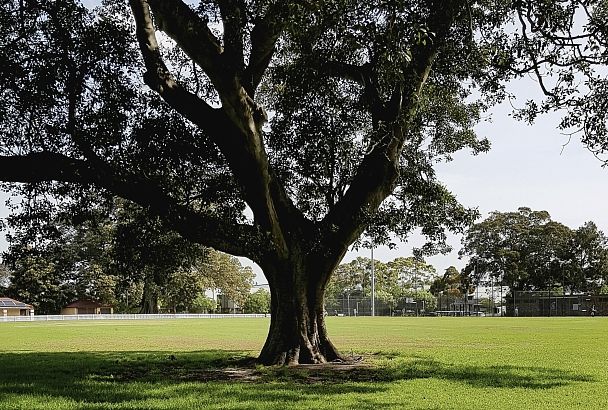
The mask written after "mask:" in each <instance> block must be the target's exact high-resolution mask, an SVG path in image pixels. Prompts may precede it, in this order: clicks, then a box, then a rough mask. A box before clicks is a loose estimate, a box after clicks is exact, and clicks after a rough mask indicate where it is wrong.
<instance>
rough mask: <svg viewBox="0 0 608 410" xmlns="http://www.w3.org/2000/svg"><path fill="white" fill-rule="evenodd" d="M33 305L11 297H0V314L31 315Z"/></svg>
mask: <svg viewBox="0 0 608 410" xmlns="http://www.w3.org/2000/svg"><path fill="white" fill-rule="evenodd" d="M33 315H34V307H33V306H32V305H28V304H27V303H23V302H19V301H18V300H15V299H11V298H4V297H2V298H0V316H3V317H4V316H33Z"/></svg>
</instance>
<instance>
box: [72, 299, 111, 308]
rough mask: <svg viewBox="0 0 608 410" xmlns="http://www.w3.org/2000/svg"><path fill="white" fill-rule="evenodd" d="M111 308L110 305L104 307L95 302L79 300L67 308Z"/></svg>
mask: <svg viewBox="0 0 608 410" xmlns="http://www.w3.org/2000/svg"><path fill="white" fill-rule="evenodd" d="M100 307H110V306H109V305H102V304H101V303H99V302H97V301H95V300H87V299H78V300H75V301H74V302H72V303H70V304H69V305H67V306H66V308H100Z"/></svg>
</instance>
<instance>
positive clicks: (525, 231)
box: [327, 207, 608, 308]
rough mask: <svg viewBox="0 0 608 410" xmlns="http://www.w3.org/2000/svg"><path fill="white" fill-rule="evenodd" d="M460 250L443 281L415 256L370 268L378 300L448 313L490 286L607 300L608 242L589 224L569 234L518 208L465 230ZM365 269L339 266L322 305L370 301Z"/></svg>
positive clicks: (543, 214)
mask: <svg viewBox="0 0 608 410" xmlns="http://www.w3.org/2000/svg"><path fill="white" fill-rule="evenodd" d="M462 244H463V247H462V249H461V250H460V256H461V257H466V258H468V263H467V264H466V266H465V267H464V268H463V269H461V270H458V269H457V268H456V267H454V266H450V267H448V268H447V269H446V270H445V272H444V274H443V275H441V276H439V275H438V274H437V273H436V270H435V268H434V267H433V266H431V265H429V264H427V263H425V262H424V261H422V260H421V259H418V258H414V257H407V258H396V259H394V260H393V261H390V262H387V263H384V262H381V261H377V260H376V261H374V268H375V278H376V283H375V285H376V292H375V296H376V300H377V301H378V302H379V303H383V304H385V305H388V306H392V307H395V306H396V304H397V301H399V300H400V299H401V298H404V297H413V296H415V297H416V299H417V300H425V302H426V306H436V305H437V304H438V303H439V304H440V305H442V306H443V307H445V308H448V307H449V306H450V304H452V303H454V302H455V301H456V300H458V299H461V298H462V297H463V296H465V295H467V294H471V293H472V292H474V290H475V288H476V287H477V286H490V285H493V286H497V287H498V286H504V287H508V288H509V289H510V292H511V293H512V292H513V291H537V290H554V291H562V292H564V293H569V294H573V293H581V292H589V293H598V294H602V293H604V294H605V293H608V238H606V235H605V234H604V233H603V232H602V231H601V230H599V229H598V227H597V226H596V225H595V223H593V222H586V223H585V224H583V226H581V227H579V228H576V229H571V228H569V227H568V226H566V225H564V224H562V223H559V222H556V221H554V220H552V219H551V217H550V215H549V213H548V212H547V211H533V210H531V209H530V208H525V207H522V208H519V209H518V210H517V211H516V212H492V213H491V214H490V216H489V217H488V218H486V219H485V220H483V221H481V222H479V223H476V224H473V225H471V227H470V228H469V229H468V230H467V231H466V232H465V235H464V237H463V239H462ZM371 265H372V261H371V259H369V258H362V257H359V258H357V259H355V260H353V261H351V262H349V263H345V264H341V265H340V266H339V267H338V268H337V270H336V272H335V274H334V276H333V277H332V280H331V281H330V283H329V285H328V289H327V298H328V299H330V300H336V299H344V298H347V297H349V298H357V297H359V298H370V297H371ZM437 298H441V299H439V300H438V299H437ZM484 303H486V304H488V305H489V304H490V302H489V301H487V300H486V301H485V302H484ZM442 306H438V307H439V308H441V307H442Z"/></svg>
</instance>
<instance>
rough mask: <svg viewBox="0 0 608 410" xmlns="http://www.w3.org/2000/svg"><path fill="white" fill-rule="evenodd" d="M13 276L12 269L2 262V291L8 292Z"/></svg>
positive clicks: (0, 272) (0, 291)
mask: <svg viewBox="0 0 608 410" xmlns="http://www.w3.org/2000/svg"><path fill="white" fill-rule="evenodd" d="M12 276H13V275H12V273H11V271H10V269H9V268H8V267H7V266H6V265H5V264H4V263H0V293H2V294H4V293H5V292H6V289H7V288H8V286H9V285H10V283H11V277H12Z"/></svg>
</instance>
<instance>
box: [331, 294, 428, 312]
mask: <svg viewBox="0 0 608 410" xmlns="http://www.w3.org/2000/svg"><path fill="white" fill-rule="evenodd" d="M435 309H436V303H435V302H434V301H431V302H429V301H426V300H416V299H415V298H409V297H405V298H400V299H397V300H395V301H392V302H391V303H388V302H386V301H383V300H381V299H376V301H375V316H416V315H419V316H421V315H427V314H430V312H434V311H435ZM325 311H326V312H327V314H328V315H329V316H371V314H372V302H371V298H369V297H345V298H327V299H326V300H325Z"/></svg>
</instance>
